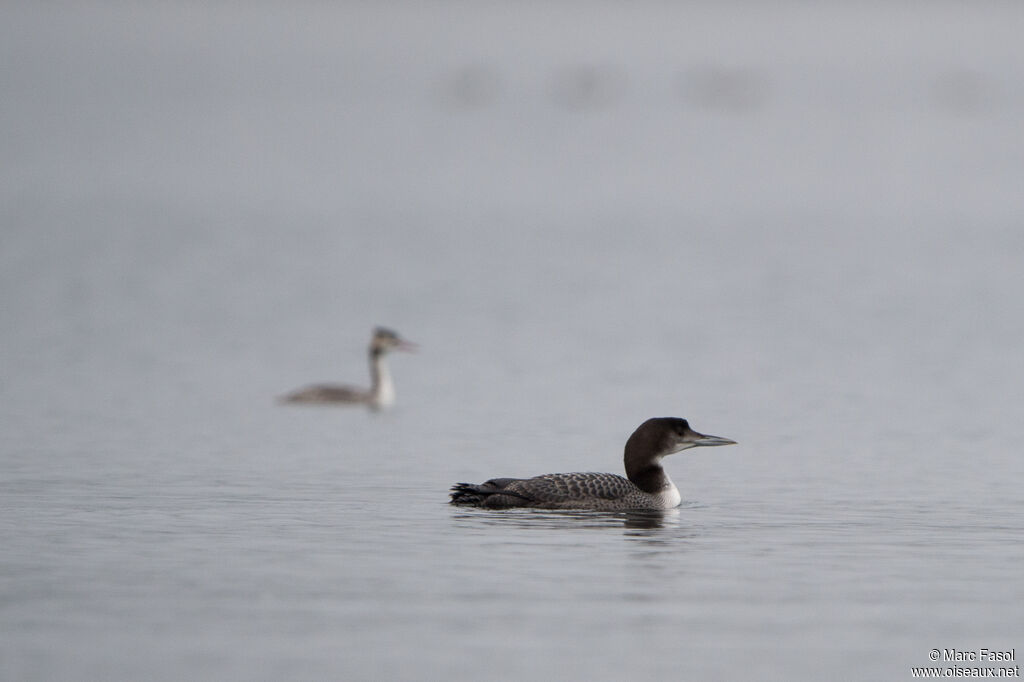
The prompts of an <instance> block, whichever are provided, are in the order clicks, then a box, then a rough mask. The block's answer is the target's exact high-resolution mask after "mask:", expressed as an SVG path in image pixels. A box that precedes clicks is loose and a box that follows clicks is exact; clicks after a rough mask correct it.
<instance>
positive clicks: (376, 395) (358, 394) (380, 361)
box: [281, 327, 416, 410]
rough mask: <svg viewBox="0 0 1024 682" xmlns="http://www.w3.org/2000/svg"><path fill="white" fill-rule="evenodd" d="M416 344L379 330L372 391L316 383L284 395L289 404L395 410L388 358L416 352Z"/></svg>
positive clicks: (372, 353) (375, 338) (373, 352)
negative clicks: (399, 352) (390, 353)
mask: <svg viewBox="0 0 1024 682" xmlns="http://www.w3.org/2000/svg"><path fill="white" fill-rule="evenodd" d="M415 348H416V344H414V343H410V342H408V341H405V340H403V339H402V338H400V337H399V336H398V334H396V333H395V332H393V331H391V330H390V329H385V328H384V327H377V328H376V329H374V330H373V338H372V339H370V377H371V380H372V382H373V383H372V384H371V386H370V390H366V389H364V388H355V387H352V386H337V385H334V384H314V385H312V386H306V387H305V388H300V389H299V390H297V391H294V392H293V393H289V394H288V395H285V396H282V397H281V400H282V401H283V402H288V403H347V404H350V405H355V404H362V405H366V406H368V407H370V408H371V409H374V410H379V409H382V408H387V407H391V405H393V404H394V402H395V386H394V383H393V382H392V381H391V373H390V372H389V371H388V366H387V364H386V363H385V362H384V356H385V355H387V354H388V351H391V350H404V351H412V350H414V349H415Z"/></svg>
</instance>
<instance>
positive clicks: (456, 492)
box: [450, 478, 530, 507]
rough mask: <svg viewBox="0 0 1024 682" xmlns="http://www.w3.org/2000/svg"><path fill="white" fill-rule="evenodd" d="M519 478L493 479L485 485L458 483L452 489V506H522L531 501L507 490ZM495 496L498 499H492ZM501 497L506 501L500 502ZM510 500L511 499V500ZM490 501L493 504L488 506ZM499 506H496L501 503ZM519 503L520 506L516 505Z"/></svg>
mask: <svg viewBox="0 0 1024 682" xmlns="http://www.w3.org/2000/svg"><path fill="white" fill-rule="evenodd" d="M518 480H520V479H518V478H492V479H491V480H489V481H486V482H484V483H480V484H476V483H456V484H455V485H453V486H452V489H451V493H450V494H451V497H452V499H451V504H458V505H463V506H466V507H516V506H522V504H523V501H529V499H530V498H528V497H527V496H525V495H522V494H520V493H518V492H513V491H511V490H507V489H506V487H507V486H508V484H509V483H511V482H513V481H518ZM493 495H497V496H499V497H498V498H495V499H493V500H492V499H491V498H492V496H493ZM501 497H505V498H506V499H504V500H500V498H501ZM509 498H510V499H509ZM488 500H491V502H490V503H489V504H488ZM499 500H500V503H499V504H495V503H496V502H499ZM517 502H518V504H516V503H517Z"/></svg>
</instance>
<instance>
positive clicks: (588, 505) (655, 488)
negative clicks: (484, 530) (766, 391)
mask: <svg viewBox="0 0 1024 682" xmlns="http://www.w3.org/2000/svg"><path fill="white" fill-rule="evenodd" d="M735 443H736V441H733V440H729V439H728V438H719V437H718V436H705V435H703V434H700V433H697V432H696V431H694V430H693V429H691V428H690V425H689V424H688V423H687V421H686V420H685V419H679V418H677V417H655V418H653V419H648V420H647V421H645V422H644V423H643V424H641V425H640V426H639V427H638V428H637V430H636V431H634V432H633V435H631V436H630V437H629V440H627V441H626V452H625V456H624V458H623V459H624V460H625V464H626V476H627V478H623V477H622V476H619V475H617V474H595V473H589V472H588V473H572V474H544V475H543V476H535V477H533V478H492V479H491V480H489V481H487V482H486V483H481V484H479V485H474V484H472V483H457V484H455V485H454V486H453V487H452V490H451V503H452V504H458V505H466V506H470V507H485V508H488V509H507V508H509V507H534V508H539V509H594V510H598V511H620V510H627V509H651V510H655V509H672V508H673V507H677V506H679V502H680V500H681V499H682V498H681V497H680V495H679V490H678V489H677V488H676V486H675V484H674V483H672V479H670V478H669V477H668V474H667V473H665V469H663V468H662V466H661V460H662V458H663V457H666V456H668V455H671V454H673V453H676V452H680V451H681V450H686V449H687V448H694V447H699V446H705V445H734V444H735Z"/></svg>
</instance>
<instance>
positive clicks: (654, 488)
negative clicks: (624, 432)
mask: <svg viewBox="0 0 1024 682" xmlns="http://www.w3.org/2000/svg"><path fill="white" fill-rule="evenodd" d="M645 426H646V424H645V425H644V426H641V428H639V429H637V430H636V431H634V432H633V435H631V436H630V437H629V440H627V441H626V451H625V453H624V455H623V464H625V466H626V477H627V478H628V479H629V480H630V481H632V482H633V483H634V484H635V485H636V487H638V488H640V490H643V491H644V492H645V493H651V494H652V495H656V494H658V493H661V492H664V491H666V490H675V488H676V487H675V485H674V484H673V483H672V479H671V478H669V477H668V474H666V473H665V469H664V468H663V467H662V466H661V460H662V458H663V457H665V455H667V454H671V450H668V449H667V448H666V447H665V445H664V438H663V434H662V433H661V431H660V430H659V429H656V428H645ZM677 494H678V493H677Z"/></svg>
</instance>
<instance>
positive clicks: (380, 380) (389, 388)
mask: <svg viewBox="0 0 1024 682" xmlns="http://www.w3.org/2000/svg"><path fill="white" fill-rule="evenodd" d="M386 354H387V353H385V352H384V351H383V350H381V349H380V348H370V378H371V380H372V383H371V384H370V404H371V405H373V407H377V408H379V407H391V405H392V404H394V402H395V385H394V383H393V382H392V381H391V372H390V371H388V365H387V363H386V362H385V361H384V356H385V355H386Z"/></svg>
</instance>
